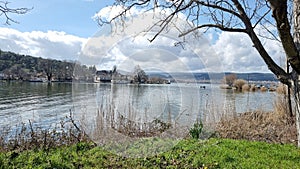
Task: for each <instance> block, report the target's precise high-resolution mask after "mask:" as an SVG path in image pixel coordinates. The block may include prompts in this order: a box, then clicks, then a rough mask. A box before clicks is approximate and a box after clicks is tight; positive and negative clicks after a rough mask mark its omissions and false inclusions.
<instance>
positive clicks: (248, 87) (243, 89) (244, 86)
mask: <svg viewBox="0 0 300 169" xmlns="http://www.w3.org/2000/svg"><path fill="white" fill-rule="evenodd" d="M249 90H250V85H248V84H244V85H243V86H242V91H243V92H249Z"/></svg>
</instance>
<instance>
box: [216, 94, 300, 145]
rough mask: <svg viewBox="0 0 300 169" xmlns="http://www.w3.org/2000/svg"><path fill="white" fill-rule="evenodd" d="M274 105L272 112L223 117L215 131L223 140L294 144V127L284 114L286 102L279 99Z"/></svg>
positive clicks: (295, 141) (295, 139) (293, 123)
mask: <svg viewBox="0 0 300 169" xmlns="http://www.w3.org/2000/svg"><path fill="white" fill-rule="evenodd" d="M274 104H275V106H274V107H275V108H274V111H273V112H263V111H255V112H246V113H242V114H239V116H237V117H228V116H227V117H224V118H222V119H221V120H220V122H219V123H218V125H217V128H216V131H217V133H218V134H219V135H220V137H223V138H233V139H247V140H256V141H266V142H272V143H292V144H296V143H297V135H296V133H297V132H296V125H295V121H294V120H293V119H294V118H290V117H289V116H288V114H287V112H286V111H287V109H286V108H285V107H287V102H286V100H285V99H283V97H280V98H277V99H276V101H275V103H274Z"/></svg>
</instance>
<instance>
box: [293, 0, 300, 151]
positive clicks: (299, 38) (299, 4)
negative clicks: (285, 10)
mask: <svg viewBox="0 0 300 169" xmlns="http://www.w3.org/2000/svg"><path fill="white" fill-rule="evenodd" d="M293 5H294V9H293V16H294V42H295V44H296V47H297V49H298V51H300V0H294V1H293ZM298 57H299V52H298ZM299 92H300V91H299V75H297V76H296V77H295V76H294V95H295V102H296V112H295V113H296V126H297V135H298V147H300V93H299Z"/></svg>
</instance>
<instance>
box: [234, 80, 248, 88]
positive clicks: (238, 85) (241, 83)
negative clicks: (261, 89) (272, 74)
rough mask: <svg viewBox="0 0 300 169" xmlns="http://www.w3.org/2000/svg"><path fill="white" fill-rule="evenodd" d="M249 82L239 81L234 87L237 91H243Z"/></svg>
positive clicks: (235, 82)
mask: <svg viewBox="0 0 300 169" xmlns="http://www.w3.org/2000/svg"><path fill="white" fill-rule="evenodd" d="M246 83H247V82H246V81H245V80H243V79H237V80H235V81H234V84H233V85H234V87H236V89H237V90H239V91H242V87H243V85H244V84H246Z"/></svg>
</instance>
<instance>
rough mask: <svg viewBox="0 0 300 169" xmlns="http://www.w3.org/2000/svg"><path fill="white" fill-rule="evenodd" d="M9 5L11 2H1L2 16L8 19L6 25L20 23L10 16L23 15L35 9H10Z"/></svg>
mask: <svg viewBox="0 0 300 169" xmlns="http://www.w3.org/2000/svg"><path fill="white" fill-rule="evenodd" d="M9 3H10V2H7V1H0V16H4V17H5V19H6V21H5V23H6V24H7V25H10V24H11V22H13V23H19V22H18V21H16V20H14V19H12V18H11V17H10V14H18V15H23V14H26V13H27V12H29V11H30V10H32V9H33V8H10V7H8V5H9Z"/></svg>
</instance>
